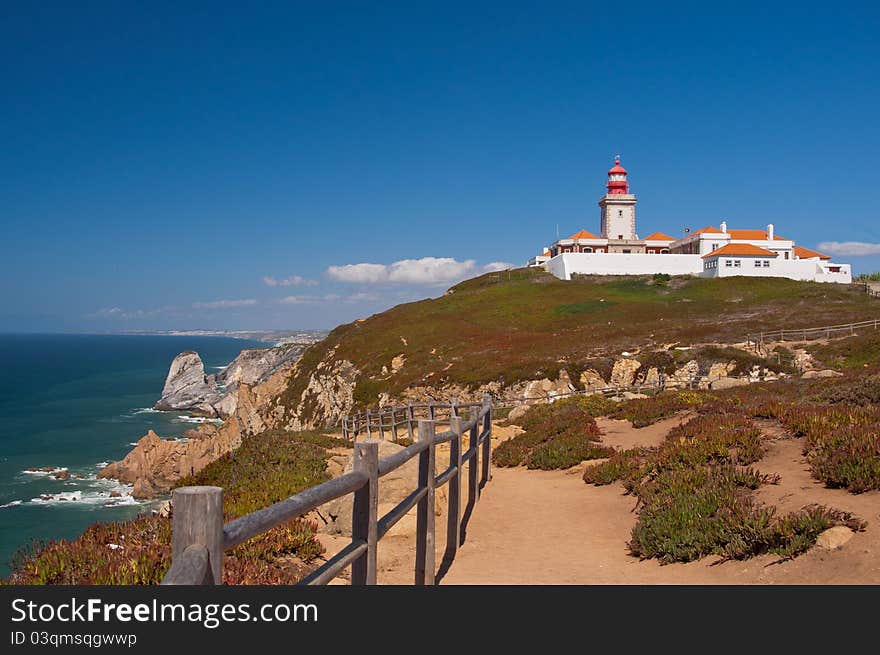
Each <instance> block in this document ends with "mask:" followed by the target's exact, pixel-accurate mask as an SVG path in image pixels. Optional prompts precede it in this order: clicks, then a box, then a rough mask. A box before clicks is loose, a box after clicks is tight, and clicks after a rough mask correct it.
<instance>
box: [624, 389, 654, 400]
mask: <svg viewBox="0 0 880 655" xmlns="http://www.w3.org/2000/svg"><path fill="white" fill-rule="evenodd" d="M621 396H622V397H623V399H624V400H635V399H636V398H647V397H648V396H646V395H645V394H643V393H633V392H631V391H624V392H623V393H622V394H621Z"/></svg>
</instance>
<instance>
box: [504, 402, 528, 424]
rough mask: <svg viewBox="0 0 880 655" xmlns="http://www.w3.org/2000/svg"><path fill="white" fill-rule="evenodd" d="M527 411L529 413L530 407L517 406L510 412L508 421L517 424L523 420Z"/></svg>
mask: <svg viewBox="0 0 880 655" xmlns="http://www.w3.org/2000/svg"><path fill="white" fill-rule="evenodd" d="M527 411H529V405H517V406H516V407H514V408H513V409H512V410H510V414H508V415H507V420H508V421H511V422H515V421H517V420H519V419H521V418H522V417H523V416H524V415H525V413H526V412H527Z"/></svg>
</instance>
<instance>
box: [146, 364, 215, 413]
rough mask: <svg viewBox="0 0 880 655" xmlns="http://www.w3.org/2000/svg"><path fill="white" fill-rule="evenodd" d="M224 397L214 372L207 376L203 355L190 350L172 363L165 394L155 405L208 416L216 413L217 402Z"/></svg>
mask: <svg viewBox="0 0 880 655" xmlns="http://www.w3.org/2000/svg"><path fill="white" fill-rule="evenodd" d="M219 400H220V392H219V391H218V390H217V382H216V380H215V379H214V376H213V375H205V365H204V364H203V363H202V358H201V357H199V354H198V353H196V352H194V351H192V350H187V351H184V352H182V353H180V354H179V355H178V356H177V357H175V358H174V360H173V361H172V362H171V367H170V368H169V370H168V376H167V377H166V378H165V386H164V387H163V389H162V397H161V398H160V399H159V401H158V402H157V403H156V404H155V405H154V406H153V407H154V408H155V409H161V410H166V411H167V410H177V411H181V410H184V411H190V412H197V413H199V414H203V415H205V416H216V415H217V411H216V410H215V409H214V407H213V405H212V404H213V403H215V402H217V401H219Z"/></svg>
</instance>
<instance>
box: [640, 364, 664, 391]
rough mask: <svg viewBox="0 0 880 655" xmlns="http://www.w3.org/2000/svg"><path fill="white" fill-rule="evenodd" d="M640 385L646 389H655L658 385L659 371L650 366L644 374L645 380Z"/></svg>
mask: <svg viewBox="0 0 880 655" xmlns="http://www.w3.org/2000/svg"><path fill="white" fill-rule="evenodd" d="M642 384H644V385H645V386H648V387H656V386H659V385H660V370H659V369H658V368H657V367H656V366H652V367H651V368H649V369H648V371H647V372H646V373H645V379H644V380H642Z"/></svg>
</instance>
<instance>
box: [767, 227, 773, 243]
mask: <svg viewBox="0 0 880 655" xmlns="http://www.w3.org/2000/svg"><path fill="white" fill-rule="evenodd" d="M767 240H768V241H773V223H770V224H769V225H768V226H767Z"/></svg>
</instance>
